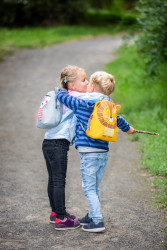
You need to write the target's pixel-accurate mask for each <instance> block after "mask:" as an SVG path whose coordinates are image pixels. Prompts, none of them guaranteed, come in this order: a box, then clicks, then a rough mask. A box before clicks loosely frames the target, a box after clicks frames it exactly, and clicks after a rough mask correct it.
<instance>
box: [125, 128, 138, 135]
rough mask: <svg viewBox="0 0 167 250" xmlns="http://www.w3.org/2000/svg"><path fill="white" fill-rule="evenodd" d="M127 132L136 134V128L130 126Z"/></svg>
mask: <svg viewBox="0 0 167 250" xmlns="http://www.w3.org/2000/svg"><path fill="white" fill-rule="evenodd" d="M126 133H127V134H134V133H136V130H135V129H134V128H133V127H131V126H130V128H129V130H128V131H127V132H126Z"/></svg>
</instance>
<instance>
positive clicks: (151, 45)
mask: <svg viewBox="0 0 167 250" xmlns="http://www.w3.org/2000/svg"><path fill="white" fill-rule="evenodd" d="M137 10H138V11H139V13H140V17H139V18H138V22H139V25H140V27H141V32H142V34H141V36H140V39H139V42H138V48H139V51H140V52H142V53H144V54H145V55H146V58H145V61H146V63H147V68H148V73H149V74H155V73H156V69H157V67H158V66H159V65H160V64H163V63H164V62H165V61H166V60H167V46H166V44H167V28H166V27H167V1H166V0H154V1H152V0H139V5H138V7H137Z"/></svg>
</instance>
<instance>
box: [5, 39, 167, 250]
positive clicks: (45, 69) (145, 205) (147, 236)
mask: <svg viewBox="0 0 167 250" xmlns="http://www.w3.org/2000/svg"><path fill="white" fill-rule="evenodd" d="M121 44H122V40H121V38H120V37H119V36H117V37H109V36H105V37H98V38H94V39H88V40H82V41H74V42H69V43H64V44H61V45H56V46H52V47H48V48H44V49H35V50H23V51H19V52H17V53H15V54H14V55H13V56H10V57H8V58H6V60H5V61H4V62H3V63H1V64H0V103H1V115H0V140H1V142H0V153H1V158H0V165H1V173H0V178H1V201H0V208H1V236H2V237H1V248H2V249H84V250H85V249H91V250H93V249H113V250H117V249H123V250H124V249H134V250H136V249H141V250H145V249H150V250H153V249H158V250H159V249H165V247H164V245H163V243H162V242H163V241H164V234H163V228H164V227H165V221H166V218H165V214H164V213H163V212H162V211H160V210H156V208H154V207H153V206H152V205H151V196H152V193H151V192H150V187H148V183H149V182H148V178H147V176H145V171H144V170H143V169H142V167H141V166H140V165H139V157H140V155H139V153H138V152H137V149H136V144H135V143H134V142H130V141H128V140H127V136H126V134H123V133H122V132H120V133H119V136H118V137H119V140H118V143H116V144H114V143H113V144H111V150H110V158H109V161H108V166H107V171H106V173H105V177H104V179H103V181H102V184H101V196H102V212H103V215H104V221H105V226H106V231H105V233H102V234H90V233H87V232H84V231H82V230H81V228H80V229H78V230H71V231H64V232H58V231H56V230H54V225H50V224H49V223H48V221H49V213H50V209H49V203H48V198H47V193H46V186H47V172H46V167H45V162H44V159H43V155H42V152H41V143H42V138H43V135H44V131H42V130H39V129H36V116H37V110H38V106H39V103H40V101H41V98H42V97H43V95H44V94H45V93H46V92H47V91H48V90H51V89H53V87H54V86H55V82H57V85H58V79H59V74H60V71H61V69H62V68H63V67H64V66H65V65H67V64H76V65H79V66H81V67H83V68H85V70H86V72H87V74H88V77H89V76H90V74H91V73H93V72H94V71H96V70H102V69H104V65H105V63H107V62H109V61H110V60H112V59H113V58H114V56H113V54H112V53H113V51H114V49H115V48H117V47H119V46H120V45H121ZM113 73H114V72H113ZM79 165H80V164H79V155H78V153H77V152H76V151H75V149H74V147H72V148H71V150H70V152H69V167H68V178H67V195H66V199H67V207H68V210H69V211H70V212H73V213H75V214H76V215H77V216H78V217H80V216H83V215H84V214H85V213H86V212H87V210H88V205H87V201H86V199H85V197H84V195H83V193H82V189H81V177H80V170H79Z"/></svg>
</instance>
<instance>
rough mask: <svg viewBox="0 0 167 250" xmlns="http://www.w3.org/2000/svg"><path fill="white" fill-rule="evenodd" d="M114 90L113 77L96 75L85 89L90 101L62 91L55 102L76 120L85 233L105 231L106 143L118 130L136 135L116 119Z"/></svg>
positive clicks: (99, 72) (117, 106)
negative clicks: (86, 210)
mask: <svg viewBox="0 0 167 250" xmlns="http://www.w3.org/2000/svg"><path fill="white" fill-rule="evenodd" d="M71 89H72V86H71ZM114 89H115V79H114V77H113V76H112V75H110V74H108V73H106V72H103V71H98V72H95V73H94V74H92V75H91V77H90V82H89V84H88V87H87V92H89V94H88V95H89V96H90V100H89V101H87V100H83V99H79V98H76V97H73V96H70V95H68V93H67V92H66V91H64V90H61V89H59V90H58V93H57V98H58V99H59V100H60V101H61V102H62V103H63V104H64V105H66V106H67V107H68V108H70V109H72V110H73V112H74V113H75V115H76V117H77V124H76V129H75V147H76V148H77V150H78V152H79V153H80V161H81V176H82V188H83V191H84V194H85V196H86V198H87V200H88V204H89V213H88V214H87V215H86V216H85V217H83V218H82V219H79V220H80V224H81V225H83V227H82V229H83V230H84V231H88V232H101V231H104V230H105V227H104V223H103V217H102V214H101V208H100V191H99V182H100V181H101V180H102V177H103V175H104V172H105V167H106V164H107V160H108V151H109V141H116V128H117V126H118V128H120V129H121V130H122V131H123V132H126V133H127V134H133V133H135V132H136V131H135V129H134V128H133V127H131V126H130V125H129V124H128V122H127V121H125V119H124V118H123V117H121V116H119V115H117V111H118V110H119V109H120V105H115V104H114V103H113V102H111V101H110V97H109V95H110V94H111V93H112V92H113V91H114ZM84 99H85V98H84ZM99 131H100V133H99Z"/></svg>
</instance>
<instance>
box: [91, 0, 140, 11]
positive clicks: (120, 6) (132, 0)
mask: <svg viewBox="0 0 167 250" xmlns="http://www.w3.org/2000/svg"><path fill="white" fill-rule="evenodd" d="M136 2H137V0H129V1H125V0H103V1H101V0H89V1H88V3H89V5H90V7H91V8H93V9H104V10H110V11H112V12H121V11H123V10H127V9H134V7H135V5H136Z"/></svg>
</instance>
